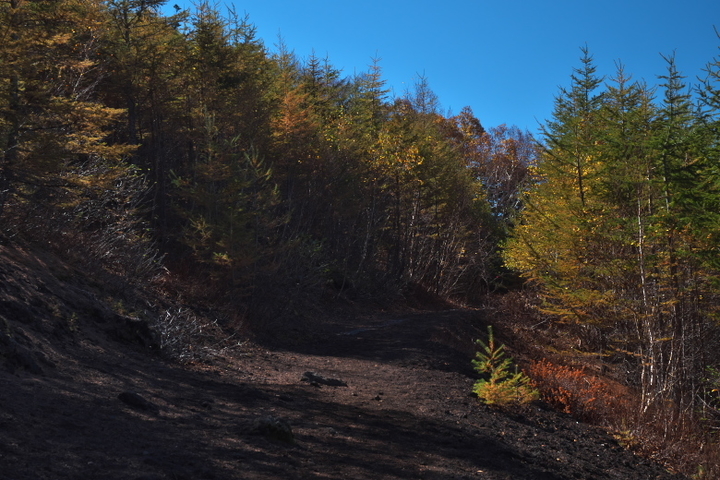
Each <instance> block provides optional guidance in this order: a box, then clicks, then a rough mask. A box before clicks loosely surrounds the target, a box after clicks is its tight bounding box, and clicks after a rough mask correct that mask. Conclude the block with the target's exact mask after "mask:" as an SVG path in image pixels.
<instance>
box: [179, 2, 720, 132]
mask: <svg viewBox="0 0 720 480" xmlns="http://www.w3.org/2000/svg"><path fill="white" fill-rule="evenodd" d="M229 3H230V4H233V5H234V6H235V9H236V10H237V12H238V14H240V15H244V14H248V15H249V19H250V21H251V22H252V23H253V24H254V25H255V26H256V27H257V32H258V36H259V37H260V38H261V39H263V41H264V42H265V44H266V46H267V47H268V48H269V49H270V50H271V51H274V50H275V45H276V44H277V41H278V36H279V35H280V36H282V38H283V40H284V42H285V44H286V45H287V46H288V48H289V49H290V50H293V51H294V52H295V54H296V55H297V56H298V58H300V59H306V58H307V57H308V56H309V55H310V54H312V53H313V52H314V53H315V55H316V56H318V57H321V58H325V57H326V56H327V57H328V58H329V60H330V63H331V64H332V65H334V66H335V67H336V68H338V69H340V70H342V72H343V74H344V75H353V74H354V73H358V72H362V71H366V70H367V68H368V65H370V64H371V63H372V58H373V57H378V58H380V59H381V61H380V66H381V67H382V70H383V76H384V78H385V80H386V81H387V86H388V87H389V88H391V89H392V90H393V92H394V95H396V96H401V95H402V94H403V93H404V92H405V91H406V89H408V88H411V87H412V86H413V85H414V83H415V81H416V80H417V77H418V74H420V75H424V76H425V78H426V79H427V80H428V82H429V85H430V87H431V89H432V90H433V91H434V92H435V93H436V94H437V96H438V97H439V100H440V103H441V105H442V107H443V112H444V113H447V111H448V110H451V111H452V113H458V112H459V111H460V110H461V109H462V108H463V107H464V106H466V105H468V106H470V107H471V108H472V109H473V111H474V112H475V115H476V116H477V117H478V118H479V119H480V120H481V122H482V123H483V125H484V126H485V127H493V126H497V125H500V124H502V123H506V124H508V125H517V126H519V127H520V128H522V129H528V130H530V131H531V132H536V131H537V128H538V122H544V121H545V120H547V119H548V118H550V115H551V113H552V109H553V99H554V97H555V96H556V95H557V93H558V91H559V87H561V86H567V85H568V84H569V81H570V74H571V73H572V69H573V67H577V66H579V63H580V62H579V57H580V56H581V52H580V48H581V47H582V46H585V45H587V47H588V48H589V50H590V52H591V53H592V55H593V57H594V59H595V63H596V65H597V67H598V73H599V74H601V75H608V76H612V75H613V74H614V73H615V70H616V69H615V65H616V62H617V61H621V62H622V63H623V64H624V65H625V69H626V73H630V74H632V75H633V77H634V78H635V79H640V78H643V79H645V80H646V81H647V82H648V83H649V84H651V85H656V84H657V83H659V82H658V80H657V75H662V74H664V73H665V72H666V63H665V61H664V60H663V59H662V58H661V56H660V54H661V53H662V54H671V53H672V52H673V51H675V53H676V59H677V65H678V67H679V69H680V71H681V72H682V73H683V74H684V75H685V76H687V77H688V78H687V81H688V82H689V83H697V80H696V77H697V76H699V75H704V74H703V72H702V70H703V69H704V68H705V66H706V64H707V63H708V62H710V61H711V60H712V59H713V58H716V57H718V58H720V50H719V49H718V47H720V39H719V38H718V37H717V35H716V33H715V30H714V26H716V27H717V28H718V30H720V0H683V1H670V0H655V1H649V0H648V1H646V0H606V1H604V2H598V1H585V0H550V1H531V0H515V1H512V0H510V1H503V0H494V1H488V0H445V1H429V0H382V1H381V0H364V1H362V2H343V1H338V0H332V1H331V0H258V1H255V2H240V1H235V2H229ZM169 4H170V5H172V4H173V2H172V1H170V2H169ZM179 4H180V5H181V6H183V5H188V4H189V3H187V2H184V3H179ZM226 4H228V3H219V4H218V6H219V8H221V10H222V5H226Z"/></svg>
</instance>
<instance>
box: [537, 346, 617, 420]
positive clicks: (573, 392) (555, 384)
mask: <svg viewBox="0 0 720 480" xmlns="http://www.w3.org/2000/svg"><path fill="white" fill-rule="evenodd" d="M528 375H529V376H530V378H532V379H533V381H534V382H535V384H536V385H537V387H538V389H539V390H540V393H541V395H542V397H543V399H544V400H545V401H546V402H547V403H549V404H550V405H552V406H554V407H555V408H557V409H559V410H562V411H563V412H565V413H569V414H571V415H573V416H574V417H576V418H580V419H582V420H600V419H602V418H603V417H604V416H605V415H606V413H607V412H609V411H610V409H615V408H617V407H618V406H619V405H620V404H621V403H622V399H620V398H617V397H615V396H613V394H612V393H611V391H610V388H609V387H608V386H607V384H606V383H604V382H603V381H602V380H600V379H599V378H597V377H595V376H592V375H588V374H587V373H586V371H585V369H584V368H573V367H568V366H564V365H556V364H554V363H552V362H550V361H548V360H546V359H543V360H541V361H539V362H537V361H536V362H533V363H532V365H531V367H530V370H529V371H528Z"/></svg>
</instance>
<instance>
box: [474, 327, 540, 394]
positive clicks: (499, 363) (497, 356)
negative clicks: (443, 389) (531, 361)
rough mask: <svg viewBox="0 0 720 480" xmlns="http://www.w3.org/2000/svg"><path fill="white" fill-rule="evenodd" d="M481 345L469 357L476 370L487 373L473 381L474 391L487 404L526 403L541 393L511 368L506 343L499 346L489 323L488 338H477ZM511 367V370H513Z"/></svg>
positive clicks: (521, 373) (526, 378)
mask: <svg viewBox="0 0 720 480" xmlns="http://www.w3.org/2000/svg"><path fill="white" fill-rule="evenodd" d="M476 343H477V344H478V345H479V346H480V347H481V349H480V351H479V352H477V353H476V354H475V360H473V361H472V364H473V367H475V370H476V371H477V372H478V373H480V374H482V375H486V376H489V378H483V379H480V380H478V381H477V382H475V385H474V387H473V392H475V394H477V396H478V398H479V399H480V400H482V401H483V402H485V403H486V404H488V405H508V404H518V405H521V404H525V403H530V402H532V401H533V400H537V399H538V398H539V397H540V394H539V392H538V390H537V389H535V388H534V387H533V384H532V381H531V380H530V378H529V377H528V376H527V375H525V374H524V373H523V372H520V371H518V368H517V366H515V368H514V369H513V368H512V363H513V360H512V358H510V357H507V356H506V355H505V345H500V346H498V345H497V344H496V342H495V335H494V334H493V330H492V327H491V326H488V342H487V344H486V343H484V342H483V341H482V340H477V341H476ZM513 370H514V372H513Z"/></svg>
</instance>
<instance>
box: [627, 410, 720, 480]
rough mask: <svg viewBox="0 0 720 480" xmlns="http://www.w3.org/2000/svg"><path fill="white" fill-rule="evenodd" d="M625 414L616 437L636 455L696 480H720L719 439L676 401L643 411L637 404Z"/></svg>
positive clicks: (692, 413)
mask: <svg viewBox="0 0 720 480" xmlns="http://www.w3.org/2000/svg"><path fill="white" fill-rule="evenodd" d="M635 403H636V404H635V405H633V406H632V408H628V409H626V410H625V411H624V412H616V415H617V416H621V415H622V417H623V418H622V424H621V425H622V426H621V427H619V428H617V429H616V433H615V436H616V438H618V440H619V441H620V443H621V444H623V445H624V446H626V447H628V448H630V449H631V450H633V451H635V452H636V453H638V454H640V455H642V456H645V457H648V458H652V459H653V460H655V461H657V462H660V463H662V464H664V465H666V466H668V467H669V468H671V469H672V470H674V471H678V472H681V473H683V474H685V475H688V476H689V477H692V478H696V479H718V478H720V437H719V436H718V434H717V432H713V431H712V430H708V429H707V428H705V427H706V426H704V425H703V424H702V421H701V420H700V418H699V417H698V416H697V415H696V414H695V413H694V412H692V411H681V410H680V409H678V408H677V406H676V405H675V403H674V402H672V401H669V400H668V401H666V402H659V403H658V404H656V405H653V406H652V407H650V408H647V409H643V408H641V407H640V404H639V402H638V401H636V402H635Z"/></svg>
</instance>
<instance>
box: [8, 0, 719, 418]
mask: <svg viewBox="0 0 720 480" xmlns="http://www.w3.org/2000/svg"><path fill="white" fill-rule="evenodd" d="M163 3H164V2H163V1H161V0H109V1H99V0H9V1H6V2H3V3H2V5H0V80H1V82H2V84H1V85H2V86H1V90H0V142H1V145H0V147H1V151H2V158H0V222H1V225H2V233H3V236H4V238H6V239H7V238H10V237H13V236H16V235H17V236H21V237H23V238H26V239H30V240H33V241H42V242H46V243H51V244H53V245H55V246H58V247H62V248H65V249H66V251H68V252H70V251H75V252H80V253H78V255H80V256H82V257H83V258H86V259H91V260H92V261H94V262H99V263H102V264H103V265H105V267H106V268H108V269H110V270H112V271H114V272H117V273H121V274H123V275H126V276H128V277H133V278H138V279H141V278H144V277H147V276H152V275H153V274H154V272H156V271H157V270H156V269H157V265H158V263H159V261H158V259H159V258H160V257H162V256H163V255H164V262H165V265H167V266H168V267H170V268H171V269H172V270H173V271H174V272H177V273H182V274H184V275H187V276H189V277H194V278H195V279H196V280H199V282H198V283H202V284H203V285H204V286H205V287H206V288H207V289H208V291H211V290H212V291H215V292H222V295H224V296H225V298H231V299H232V301H233V302H235V304H236V305H243V306H244V307H243V308H246V309H248V311H252V309H253V308H256V309H262V308H266V307H267V308H270V307H272V308H275V309H286V310H292V309H293V308H295V307H294V306H293V305H295V304H296V302H302V301H307V300H308V299H320V298H323V296H325V295H327V294H328V292H332V294H334V295H338V296H340V295H348V296H350V295H353V296H355V297H356V298H376V297H379V296H393V295H399V294H401V293H402V292H403V291H404V290H406V289H408V288H410V287H415V286H419V287H421V288H422V289H424V290H425V291H429V292H433V293H435V294H437V295H440V296H442V297H446V298H456V299H464V300H473V299H478V298H481V296H482V295H484V294H485V293H487V292H489V291H493V290H497V289H503V288H506V287H507V286H508V285H509V284H510V282H512V279H513V278H514V277H513V275H514V274H519V275H520V276H521V277H522V278H524V279H525V281H526V285H528V286H529V287H530V288H533V289H534V291H535V292H537V298H539V299H541V301H540V303H539V310H540V312H542V314H544V315H548V316H551V317H552V318H553V319H555V320H554V321H559V322H565V323H566V324H567V325H569V326H572V327H573V328H574V329H575V331H576V332H578V335H579V347H580V348H581V349H583V350H584V351H588V352H595V353H598V354H600V355H603V356H605V357H606V359H607V361H608V362H615V363H619V364H623V365H625V366H626V369H627V376H628V382H629V384H631V385H634V386H637V387H638V388H639V389H640V390H641V397H642V402H641V404H642V405H641V407H640V409H641V411H642V412H645V413H648V414H651V413H652V412H655V411H656V409H657V408H661V407H662V406H663V405H665V406H666V405H668V402H670V403H671V404H672V405H673V408H674V409H675V411H676V412H677V415H678V416H677V418H680V415H682V414H685V413H688V412H701V413H702V415H704V418H706V419H708V418H710V419H715V420H714V421H715V423H714V424H713V425H715V426H718V425H720V410H719V409H720V395H719V393H718V392H720V373H719V372H720V358H718V356H717V349H718V347H720V328H719V319H718V313H719V312H718V305H719V303H718V300H720V298H719V297H720V282H719V281H718V278H719V277H718V269H719V268H720V256H719V255H718V254H719V253H720V252H719V251H718V247H719V246H720V61H718V60H713V59H709V63H708V65H707V78H705V79H703V80H702V81H700V82H699V83H698V84H697V85H690V84H687V83H686V82H685V79H684V77H683V76H682V74H681V72H678V71H677V69H676V66H675V60H674V58H673V57H672V56H669V57H667V58H666V60H667V67H668V68H667V71H666V72H665V73H662V72H660V73H659V84H658V85H657V86H649V85H647V84H646V83H644V82H642V81H634V80H633V79H632V78H631V76H630V75H628V74H627V73H626V72H625V71H624V69H623V68H622V66H619V68H618V71H617V73H616V75H615V76H614V77H613V78H609V79H604V78H600V77H599V76H597V75H596V70H595V66H594V64H593V60H592V56H591V55H590V53H589V52H588V51H587V50H583V52H584V54H583V56H582V58H581V64H580V66H579V67H577V68H576V69H575V70H574V73H573V75H572V77H571V82H570V86H569V88H567V89H563V90H562V91H561V92H560V93H559V95H558V96H557V98H556V105H555V111H554V113H553V116H552V118H551V119H550V120H549V121H548V122H547V123H546V124H545V126H544V130H543V134H544V138H543V139H542V143H540V142H538V141H536V140H535V139H534V138H533V137H532V136H531V135H530V134H529V133H527V132H523V131H520V130H519V129H517V128H515V127H506V126H499V127H494V128H488V129H486V128H485V127H484V126H483V125H482V124H481V122H480V120H478V118H476V117H475V115H474V114H473V112H472V111H471V110H470V109H469V108H465V109H463V110H462V111H461V112H460V113H459V114H456V115H451V114H444V113H442V112H441V108H440V104H439V101H438V98H437V97H436V96H435V94H434V93H433V92H432V90H431V89H430V87H429V85H428V82H427V80H426V79H424V78H422V77H421V78H419V79H418V81H417V83H416V85H415V86H414V88H413V89H411V90H410V91H408V92H406V93H404V94H403V95H401V96H398V97H395V96H391V95H390V92H389V89H388V88H387V86H386V85H385V82H384V80H383V78H382V70H381V66H380V63H379V61H374V62H372V63H371V64H370V65H369V66H368V69H367V71H365V72H363V73H360V74H357V75H353V76H343V75H342V72H341V71H339V70H338V69H336V68H335V67H334V66H333V65H332V63H331V62H330V60H329V59H321V58H318V57H316V56H314V55H311V56H310V57H309V58H307V59H304V60H302V59H299V58H298V57H297V56H296V55H295V54H294V53H293V52H292V51H291V50H290V49H289V48H288V47H287V46H286V45H284V44H283V43H282V42H281V41H279V44H278V45H277V46H276V48H274V50H272V51H271V50H269V49H268V48H267V47H266V46H265V45H264V43H263V42H262V41H261V40H260V39H258V38H257V37H256V35H255V29H254V27H253V25H252V24H251V23H249V21H248V19H247V18H244V17H240V16H238V15H236V14H235V13H234V12H232V11H230V12H228V13H222V12H220V11H218V10H217V9H216V8H215V7H213V6H211V5H209V4H200V5H198V6H196V7H195V8H194V10H193V11H189V12H186V11H181V10H180V9H179V8H178V9H177V12H176V14H174V15H165V14H163V13H162V10H161V7H162V6H163ZM513 272H515V273H513ZM279 298H281V299H282V301H281V302H279V301H278V299H279ZM298 305H299V303H298ZM683 418H684V417H683Z"/></svg>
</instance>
